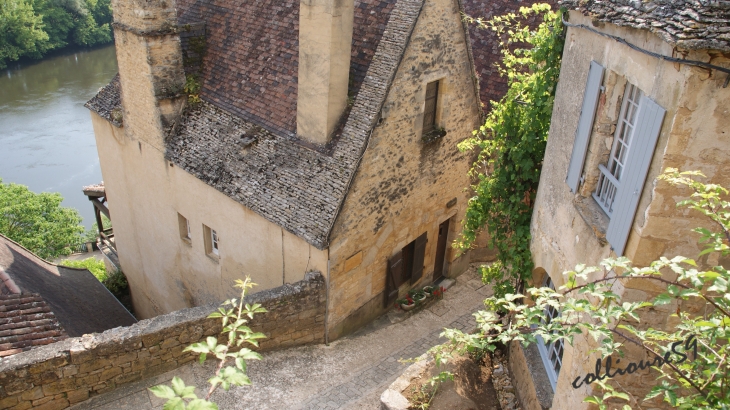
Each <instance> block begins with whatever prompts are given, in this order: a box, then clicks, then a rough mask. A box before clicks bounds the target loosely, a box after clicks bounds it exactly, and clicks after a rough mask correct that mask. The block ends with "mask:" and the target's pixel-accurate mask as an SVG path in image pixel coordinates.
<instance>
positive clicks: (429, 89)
mask: <svg viewBox="0 0 730 410" xmlns="http://www.w3.org/2000/svg"><path fill="white" fill-rule="evenodd" d="M438 97H439V81H433V82H430V83H428V85H426V109H425V110H424V112H423V134H426V133H428V132H431V131H433V130H434V128H435V127H436V108H437V107H438V105H437V103H438Z"/></svg>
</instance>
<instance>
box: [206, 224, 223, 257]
mask: <svg viewBox="0 0 730 410" xmlns="http://www.w3.org/2000/svg"><path fill="white" fill-rule="evenodd" d="M203 234H204V236H205V237H204V240H205V253H207V254H208V256H212V257H214V258H218V257H220V248H219V246H220V241H221V239H220V237H219V236H218V232H216V231H215V229H211V228H210V227H208V226H206V225H203Z"/></svg>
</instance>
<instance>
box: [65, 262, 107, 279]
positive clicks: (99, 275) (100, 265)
mask: <svg viewBox="0 0 730 410" xmlns="http://www.w3.org/2000/svg"><path fill="white" fill-rule="evenodd" d="M59 265H61V266H68V267H69V268H81V269H88V270H89V272H91V274H92V275H94V277H96V279H98V280H99V282H104V281H105V280H106V279H107V274H106V267H105V266H104V261H100V260H99V259H96V258H86V259H83V260H78V261H70V260H63V261H61V263H59Z"/></svg>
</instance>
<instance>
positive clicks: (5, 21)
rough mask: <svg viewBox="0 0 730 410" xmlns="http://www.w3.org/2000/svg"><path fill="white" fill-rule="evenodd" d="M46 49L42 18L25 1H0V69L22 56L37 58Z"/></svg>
mask: <svg viewBox="0 0 730 410" xmlns="http://www.w3.org/2000/svg"><path fill="white" fill-rule="evenodd" d="M47 49H48V34H46V32H45V31H43V18H42V17H41V16H40V15H37V14H36V13H35V12H34V11H33V6H32V5H31V4H30V3H28V1H27V0H0V69H3V68H5V67H7V65H8V63H9V62H10V61H15V60H17V59H19V58H20V57H23V56H29V57H34V58H38V57H40V56H41V54H42V53H44V52H45V51H46V50H47Z"/></svg>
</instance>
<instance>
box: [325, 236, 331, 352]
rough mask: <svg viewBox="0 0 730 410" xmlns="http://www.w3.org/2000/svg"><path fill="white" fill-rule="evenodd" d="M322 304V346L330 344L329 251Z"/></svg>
mask: <svg viewBox="0 0 730 410" xmlns="http://www.w3.org/2000/svg"><path fill="white" fill-rule="evenodd" d="M325 289H326V290H325V302H324V344H325V345H327V346H329V344H330V332H329V326H328V324H329V317H330V258H329V250H328V251H327V287H326V288H325Z"/></svg>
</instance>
